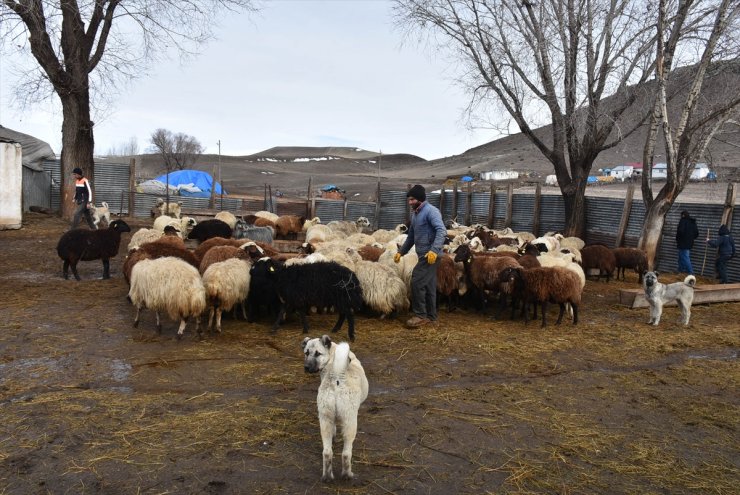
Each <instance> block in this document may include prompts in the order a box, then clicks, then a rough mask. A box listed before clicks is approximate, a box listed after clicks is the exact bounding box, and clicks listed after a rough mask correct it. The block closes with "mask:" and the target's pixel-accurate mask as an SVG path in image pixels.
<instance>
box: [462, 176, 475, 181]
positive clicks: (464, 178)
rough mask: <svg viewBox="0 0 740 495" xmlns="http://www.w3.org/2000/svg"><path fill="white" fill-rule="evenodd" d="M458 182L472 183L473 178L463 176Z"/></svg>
mask: <svg viewBox="0 0 740 495" xmlns="http://www.w3.org/2000/svg"><path fill="white" fill-rule="evenodd" d="M460 180H461V181H463V182H473V178H472V177H471V176H469V175H463V176H462V177H461V178H460Z"/></svg>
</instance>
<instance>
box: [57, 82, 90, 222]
mask: <svg viewBox="0 0 740 495" xmlns="http://www.w3.org/2000/svg"><path fill="white" fill-rule="evenodd" d="M61 100H62V109H63V115H64V121H63V122H62V163H61V174H62V187H61V194H60V202H61V212H62V218H65V219H67V220H70V219H71V218H72V215H73V214H74V209H75V205H74V203H73V201H72V200H73V198H74V188H75V185H74V178H73V177H72V170H73V169H74V168H75V167H80V168H81V169H82V171H83V172H84V174H85V177H87V179H88V180H89V181H90V186H91V187H92V190H93V200H95V187H94V184H93V177H94V176H95V162H94V161H93V153H94V151H95V139H94V138H93V131H92V127H93V123H92V121H91V120H90V95H89V92H88V91H87V89H85V90H84V91H77V92H72V93H70V94H69V95H67V96H64V97H62V98H61Z"/></svg>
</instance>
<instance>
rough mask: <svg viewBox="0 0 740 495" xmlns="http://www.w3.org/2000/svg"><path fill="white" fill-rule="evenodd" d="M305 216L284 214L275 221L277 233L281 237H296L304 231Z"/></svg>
mask: <svg viewBox="0 0 740 495" xmlns="http://www.w3.org/2000/svg"><path fill="white" fill-rule="evenodd" d="M305 220H306V218H305V217H299V216H298V215H283V216H281V217H278V219H277V221H276V222H275V233H276V234H277V237H279V238H281V239H289V238H290V239H295V238H296V237H297V236H298V234H299V233H301V232H302V231H303V223H304V222H305Z"/></svg>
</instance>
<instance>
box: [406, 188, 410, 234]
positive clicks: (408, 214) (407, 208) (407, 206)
mask: <svg viewBox="0 0 740 495" xmlns="http://www.w3.org/2000/svg"><path fill="white" fill-rule="evenodd" d="M410 190H411V184H406V194H408V192H409V191H410ZM406 197H407V198H408V196H406ZM410 223H411V207H410V206H409V202H408V201H406V225H409V224H410Z"/></svg>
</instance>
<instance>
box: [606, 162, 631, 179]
mask: <svg viewBox="0 0 740 495" xmlns="http://www.w3.org/2000/svg"><path fill="white" fill-rule="evenodd" d="M634 171H635V167H633V166H632V165H618V166H616V167H614V168H613V169H611V171H610V172H609V177H614V178H615V179H617V180H621V181H622V182H624V180H625V179H629V178H631V177H632V174H633V172H634Z"/></svg>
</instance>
